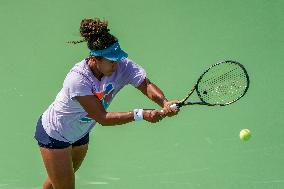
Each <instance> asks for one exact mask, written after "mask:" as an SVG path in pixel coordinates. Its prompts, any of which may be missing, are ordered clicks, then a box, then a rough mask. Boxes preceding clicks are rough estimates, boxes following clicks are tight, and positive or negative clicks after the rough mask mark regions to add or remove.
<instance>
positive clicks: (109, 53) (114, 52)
mask: <svg viewBox="0 0 284 189" xmlns="http://www.w3.org/2000/svg"><path fill="white" fill-rule="evenodd" d="M90 55H91V56H101V57H104V58H106V59H108V60H111V61H120V60H122V59H124V58H127V57H128V54H127V53H126V52H124V51H123V50H122V49H121V48H120V46H119V43H118V42H116V43H114V44H113V45H111V46H110V47H108V48H106V49H103V50H91V52H90Z"/></svg>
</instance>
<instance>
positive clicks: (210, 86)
mask: <svg viewBox="0 0 284 189" xmlns="http://www.w3.org/2000/svg"><path fill="white" fill-rule="evenodd" d="M247 87H248V80H247V75H246V73H245V71H244V70H243V69H242V68H241V67H240V66H239V65H237V64H233V63H223V64H219V65H216V66H214V67H212V68H211V69H209V70H208V71H207V72H206V73H205V74H204V75H203V77H202V78H201V80H200V81H199V83H198V94H199V96H200V98H201V99H202V100H203V101H205V102H207V103H209V104H220V105H222V104H228V103H231V102H234V101H236V100H237V99H238V98H240V97H241V96H243V94H244V93H245V91H246V89H247Z"/></svg>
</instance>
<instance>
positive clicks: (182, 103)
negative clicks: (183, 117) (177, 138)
mask: <svg viewBox="0 0 284 189" xmlns="http://www.w3.org/2000/svg"><path fill="white" fill-rule="evenodd" d="M225 63H233V64H237V65H238V66H240V68H242V70H243V71H244V74H245V76H246V79H247V86H246V89H245V91H244V92H243V94H242V95H241V96H239V97H238V98H237V99H235V100H233V101H230V102H227V103H224V104H210V103H207V102H205V101H204V100H203V98H202V96H201V94H200V91H199V90H198V84H199V82H200V81H201V79H202V78H203V76H204V75H205V74H206V73H207V72H208V71H209V70H210V69H211V68H213V67H215V66H217V65H219V64H225ZM249 84H250V79H249V75H248V73H247V71H246V69H245V67H244V66H243V65H242V64H241V63H239V62H237V61H233V60H224V61H221V62H218V63H216V64H213V65H212V66H210V67H209V68H208V69H207V70H206V71H205V72H204V73H203V74H202V75H201V76H200V77H199V78H198V80H197V82H196V84H195V85H194V87H193V88H192V89H191V90H190V91H189V93H188V94H187V96H186V97H185V98H184V99H183V100H181V101H180V102H178V103H177V104H176V106H177V107H178V108H180V107H182V106H187V105H207V106H226V105H229V104H232V103H234V102H236V101H238V100H239V99H240V98H242V97H243V96H244V95H245V94H246V93H247V91H248V88H249ZM195 90H196V93H197V95H198V97H199V99H200V100H201V101H200V102H185V101H186V100H187V99H188V98H189V97H190V96H191V95H192V94H193V92H194V91H195Z"/></svg>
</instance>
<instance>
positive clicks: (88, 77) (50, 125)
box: [42, 58, 146, 143]
mask: <svg viewBox="0 0 284 189" xmlns="http://www.w3.org/2000/svg"><path fill="white" fill-rule="evenodd" d="M117 64H118V67H117V70H116V71H115V72H114V73H113V74H112V75H111V76H104V77H102V78H101V80H98V79H97V78H96V77H95V76H94V75H93V73H92V71H91V69H90V68H89V66H88V64H87V62H86V60H82V61H81V62H79V63H77V64H75V65H74V67H73V68H72V69H71V70H70V72H69V73H68V74H67V76H66V78H65V80H64V82H63V87H62V89H61V90H60V92H59V93H58V94H57V96H56V98H55V100H54V102H53V103H52V104H51V105H50V106H49V107H48V108H47V110H46V111H45V112H44V113H43V115H42V123H43V127H44V129H45V131H46V132H47V134H48V135H49V136H50V137H52V138H55V139H57V140H60V141H64V142H69V143H74V142H75V141H77V140H79V139H80V138H82V137H83V136H85V135H86V134H87V133H88V132H90V130H91V129H92V128H93V127H94V126H95V124H96V121H95V120H93V119H91V118H89V117H88V113H87V112H86V111H85V110H84V108H83V107H82V106H81V105H80V103H79V102H78V101H77V100H76V98H74V97H76V96H87V95H95V96H97V97H98V98H99V99H100V101H101V103H102V105H103V106H104V108H105V109H107V108H108V107H109V105H110V103H111V102H112V100H113V98H114V97H115V95H116V94H117V93H118V92H119V91H120V90H121V89H122V88H123V87H124V86H126V85H128V84H131V85H133V86H134V87H138V86H139V85H140V84H141V83H142V82H143V81H144V80H145V78H146V72H145V70H144V69H143V68H142V67H141V66H139V65H138V64H136V63H135V62H133V61H132V60H130V59H128V58H126V59H123V60H122V61H120V62H118V63H117Z"/></svg>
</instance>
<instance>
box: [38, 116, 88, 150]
mask: <svg viewBox="0 0 284 189" xmlns="http://www.w3.org/2000/svg"><path fill="white" fill-rule="evenodd" d="M35 139H36V140H37V142H38V145H39V146H40V147H43V148H50V149H63V148H67V147H69V146H71V145H72V146H81V145H84V144H88V143H89V133H88V134H86V135H85V136H84V137H82V138H81V139H79V140H77V141H76V142H74V143H72V144H71V143H69V142H63V141H59V140H56V139H54V138H52V137H50V136H49V135H48V134H47V133H46V132H45V130H44V128H43V125H42V122H41V116H40V118H39V119H38V122H37V126H36V131H35Z"/></svg>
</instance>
